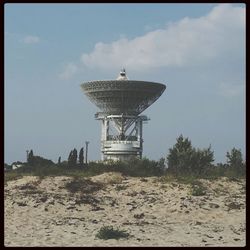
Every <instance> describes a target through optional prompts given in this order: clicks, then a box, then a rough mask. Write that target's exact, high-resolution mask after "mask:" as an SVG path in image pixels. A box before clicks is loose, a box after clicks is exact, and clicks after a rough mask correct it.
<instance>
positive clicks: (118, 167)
mask: <svg viewBox="0 0 250 250" xmlns="http://www.w3.org/2000/svg"><path fill="white" fill-rule="evenodd" d="M24 165H26V167H28V168H27V169H30V168H29V166H31V167H32V168H31V169H34V167H38V168H39V167H42V166H45V167H47V166H52V165H53V166H59V167H62V168H64V167H65V171H67V169H74V168H75V167H80V169H81V168H82V169H83V170H86V171H92V172H93V173H102V172H103V171H120V172H122V173H124V174H126V173H127V174H129V175H130V174H132V175H133V176H153V175H155V176H161V175H165V174H171V175H174V176H184V175H186V176H187V175H192V176H196V177H208V176H235V177H242V176H243V177H244V176H245V173H246V162H245V161H244V160H243V157H242V153H241V150H240V149H236V148H233V149H232V150H231V151H228V152H226V163H218V164H214V151H213V150H212V148H211V145H209V147H207V148H204V149H200V148H195V147H193V146H192V143H191V140H190V139H188V138H184V137H183V135H180V136H179V137H178V138H177V139H176V143H175V144H174V145H173V147H171V148H170V149H169V151H168V153H167V154H166V157H165V158H164V157H162V158H161V159H160V160H159V161H153V160H149V159H147V158H145V157H144V158H143V159H141V160H140V159H137V158H135V159H131V160H130V161H127V162H112V161H109V162H108V164H107V163H106V162H90V163H88V164H86V163H84V148H83V147H82V148H81V149H80V150H79V154H78V152H77V149H76V148H74V149H73V150H71V151H70V153H69V156H68V159H67V161H61V157H59V158H58V162H57V164H56V163H54V162H53V161H51V160H48V159H45V158H43V157H41V156H35V155H34V153H33V150H30V151H29V153H28V156H27V163H25V164H24ZM62 168H59V169H62Z"/></svg>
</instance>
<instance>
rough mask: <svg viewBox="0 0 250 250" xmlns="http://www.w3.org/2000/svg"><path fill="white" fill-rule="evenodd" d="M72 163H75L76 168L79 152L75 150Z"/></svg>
mask: <svg viewBox="0 0 250 250" xmlns="http://www.w3.org/2000/svg"><path fill="white" fill-rule="evenodd" d="M72 163H73V166H76V164H77V150H76V149H75V148H74V149H73V153H72Z"/></svg>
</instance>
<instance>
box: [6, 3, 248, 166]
mask: <svg viewBox="0 0 250 250" xmlns="http://www.w3.org/2000/svg"><path fill="white" fill-rule="evenodd" d="M245 30H246V17H245V5H244V4H225V3H223V4H205V3H200V4H183V3H181V4H180V3H176V4H169V3H165V4H164V3H163V4H146V3H144V4H115V3H112V4H97V3H96V4H5V6H4V106H5V107H4V109H5V112H4V156H5V159H4V161H5V162H6V163H8V164H10V163H12V162H14V161H26V150H30V149H33V152H34V155H39V156H42V157H45V158H47V159H51V160H53V161H54V162H57V160H58V158H59V156H61V158H62V161H63V160H67V158H68V155H69V152H70V151H71V150H72V149H73V148H76V149H78V150H80V148H81V147H82V146H85V141H90V144H89V156H88V159H89V160H100V159H101V152H100V135H101V124H100V122H99V121H97V120H95V119H94V114H95V113H96V112H98V111H100V110H98V108H97V107H96V106H95V105H94V104H92V103H91V102H90V101H89V99H88V98H87V97H86V96H85V95H84V94H83V92H82V90H81V88H80V84H81V83H83V82H85V81H90V80H107V79H116V78H117V76H118V74H119V71H120V69H121V68H123V67H125V68H126V72H127V76H128V77H129V79H130V80H145V81H154V82H159V83H163V84H165V85H166V90H165V92H164V93H163V95H162V96H161V97H160V98H159V99H158V100H157V101H156V102H155V103H154V104H153V105H152V106H150V107H149V108H148V109H146V110H145V111H144V112H143V113H142V114H144V115H147V116H148V117H149V118H150V121H149V122H148V123H147V124H145V125H144V128H143V129H144V135H143V137H144V145H143V148H144V149H143V150H144V151H143V156H145V157H147V158H149V159H152V160H159V159H160V158H161V157H164V158H165V157H166V156H167V154H168V153H169V149H170V148H171V147H173V145H174V144H175V143H176V138H177V137H179V136H180V135H181V134H182V135H183V136H184V137H188V138H189V139H190V140H191V142H192V145H193V146H194V147H196V148H207V147H209V145H211V149H212V150H213V151H214V158H215V163H217V162H226V152H228V151H231V149H232V148H233V147H235V148H237V149H240V150H241V152H242V154H243V157H244V158H245V150H246V143H245V137H246V131H245V130H246V126H245V124H246V121H245V119H246V105H245V102H246V80H245V74H246V70H245V69H246V67H245V59H246V58H245V57H246V56H245V53H246V48H245V47H246V44H245V43H246V38H245V35H246V34H245Z"/></svg>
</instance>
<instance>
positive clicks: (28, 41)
mask: <svg viewBox="0 0 250 250" xmlns="http://www.w3.org/2000/svg"><path fill="white" fill-rule="evenodd" d="M22 42H23V43H26V44H32V43H39V42H40V38H39V37H38V36H26V37H24V38H23V39H22Z"/></svg>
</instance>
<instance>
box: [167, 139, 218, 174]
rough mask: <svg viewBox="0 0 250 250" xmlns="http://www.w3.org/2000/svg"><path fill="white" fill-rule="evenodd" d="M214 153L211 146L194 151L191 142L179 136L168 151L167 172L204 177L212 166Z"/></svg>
mask: <svg viewBox="0 0 250 250" xmlns="http://www.w3.org/2000/svg"><path fill="white" fill-rule="evenodd" d="M213 161H214V152H213V151H211V145H210V146H209V147H208V148H206V149H203V150H201V149H195V148H193V147H192V144H191V141H190V140H189V139H188V138H184V137H183V136H182V135H180V136H179V137H178V138H177V142H176V144H175V145H174V146H173V148H170V149H169V154H168V156H167V166H168V171H169V172H172V173H173V174H175V175H178V174H194V175H204V174H206V173H207V171H208V170H209V168H210V167H211V166H212V162H213Z"/></svg>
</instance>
